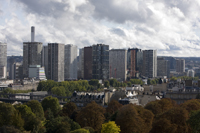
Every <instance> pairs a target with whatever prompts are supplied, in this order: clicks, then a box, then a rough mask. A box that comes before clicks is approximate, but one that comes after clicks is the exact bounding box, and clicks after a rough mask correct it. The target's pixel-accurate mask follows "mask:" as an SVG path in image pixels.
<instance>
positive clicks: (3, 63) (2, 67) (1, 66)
mask: <svg viewBox="0 0 200 133" xmlns="http://www.w3.org/2000/svg"><path fill="white" fill-rule="evenodd" d="M6 68H7V44H6V43H2V42H0V78H7V75H6V72H7V71H6Z"/></svg>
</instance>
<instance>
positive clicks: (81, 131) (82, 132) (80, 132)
mask: <svg viewBox="0 0 200 133" xmlns="http://www.w3.org/2000/svg"><path fill="white" fill-rule="evenodd" d="M70 133H90V132H89V131H88V130H87V129H83V128H81V129H77V130H74V131H71V132H70Z"/></svg>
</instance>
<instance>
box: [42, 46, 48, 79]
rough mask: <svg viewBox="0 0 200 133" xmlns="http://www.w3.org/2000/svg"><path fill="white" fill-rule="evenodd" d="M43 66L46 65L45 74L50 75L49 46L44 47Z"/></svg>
mask: <svg viewBox="0 0 200 133" xmlns="http://www.w3.org/2000/svg"><path fill="white" fill-rule="evenodd" d="M42 67H44V71H45V75H46V77H48V46H43V49H42Z"/></svg>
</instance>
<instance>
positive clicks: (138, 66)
mask: <svg viewBox="0 0 200 133" xmlns="http://www.w3.org/2000/svg"><path fill="white" fill-rule="evenodd" d="M142 63H143V52H142V50H141V49H137V48H133V49H128V52H127V70H128V76H129V78H134V77H138V76H139V74H140V73H142Z"/></svg>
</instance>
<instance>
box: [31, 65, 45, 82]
mask: <svg viewBox="0 0 200 133" xmlns="http://www.w3.org/2000/svg"><path fill="white" fill-rule="evenodd" d="M29 78H35V79H38V80H46V76H45V72H44V67H41V66H40V65H30V66H29Z"/></svg>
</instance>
